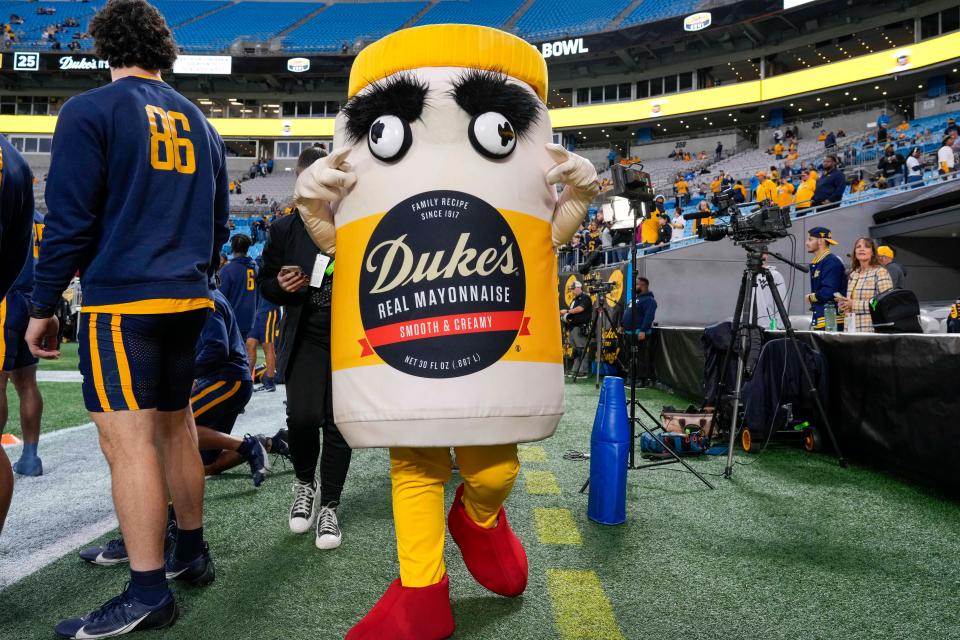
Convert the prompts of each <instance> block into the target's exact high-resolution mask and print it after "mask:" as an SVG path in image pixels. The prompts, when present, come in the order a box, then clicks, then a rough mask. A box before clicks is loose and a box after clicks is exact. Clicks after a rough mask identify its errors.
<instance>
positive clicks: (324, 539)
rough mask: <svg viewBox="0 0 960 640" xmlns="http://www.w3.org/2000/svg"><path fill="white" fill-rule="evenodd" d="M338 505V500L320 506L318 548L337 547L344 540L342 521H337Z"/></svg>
mask: <svg viewBox="0 0 960 640" xmlns="http://www.w3.org/2000/svg"><path fill="white" fill-rule="evenodd" d="M337 506H338V503H337V502H331V503H330V504H327V505H324V506H322V507H320V514H319V517H318V518H317V540H316V544H317V549H324V550H329V549H336V548H337V547H339V546H340V542H341V541H342V540H343V533H342V532H341V531H340V522H339V521H337Z"/></svg>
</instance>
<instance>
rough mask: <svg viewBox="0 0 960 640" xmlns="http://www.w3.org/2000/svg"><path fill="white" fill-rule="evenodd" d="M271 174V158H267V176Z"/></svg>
mask: <svg viewBox="0 0 960 640" xmlns="http://www.w3.org/2000/svg"><path fill="white" fill-rule="evenodd" d="M272 173H273V158H267V175H270V174H272Z"/></svg>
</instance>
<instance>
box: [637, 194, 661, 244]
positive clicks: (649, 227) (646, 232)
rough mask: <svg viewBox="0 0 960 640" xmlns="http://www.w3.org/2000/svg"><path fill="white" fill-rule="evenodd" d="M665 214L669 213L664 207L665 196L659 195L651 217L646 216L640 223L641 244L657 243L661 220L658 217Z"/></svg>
mask: <svg viewBox="0 0 960 640" xmlns="http://www.w3.org/2000/svg"><path fill="white" fill-rule="evenodd" d="M665 215H667V213H666V209H665V208H664V201H663V196H657V198H656V200H655V201H654V206H653V211H652V212H651V213H650V215H649V217H646V218H644V219H643V222H641V223H640V241H639V244H640V245H642V246H647V245H650V246H653V245H655V244H657V238H658V237H659V234H660V221H659V220H658V218H659V217H660V216H665Z"/></svg>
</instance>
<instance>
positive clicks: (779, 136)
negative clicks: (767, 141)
mask: <svg viewBox="0 0 960 640" xmlns="http://www.w3.org/2000/svg"><path fill="white" fill-rule="evenodd" d="M782 141H783V131H781V130H780V129H777V130H775V131H774V132H773V143H774V144H780V142H782Z"/></svg>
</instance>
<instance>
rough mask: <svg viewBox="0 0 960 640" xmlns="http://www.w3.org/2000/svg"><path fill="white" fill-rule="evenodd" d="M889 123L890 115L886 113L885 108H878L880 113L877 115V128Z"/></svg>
mask: <svg viewBox="0 0 960 640" xmlns="http://www.w3.org/2000/svg"><path fill="white" fill-rule="evenodd" d="M888 124H890V116H888V115H887V110H886V109H880V115H878V116H877V128H878V129H879V128H880V127H885V126H887V125H888Z"/></svg>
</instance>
